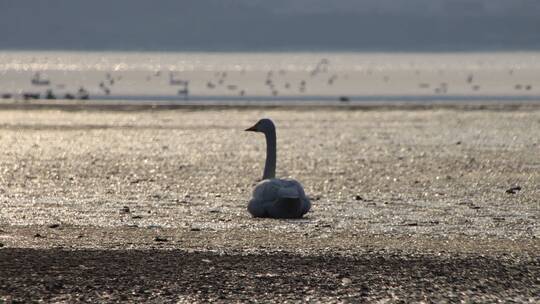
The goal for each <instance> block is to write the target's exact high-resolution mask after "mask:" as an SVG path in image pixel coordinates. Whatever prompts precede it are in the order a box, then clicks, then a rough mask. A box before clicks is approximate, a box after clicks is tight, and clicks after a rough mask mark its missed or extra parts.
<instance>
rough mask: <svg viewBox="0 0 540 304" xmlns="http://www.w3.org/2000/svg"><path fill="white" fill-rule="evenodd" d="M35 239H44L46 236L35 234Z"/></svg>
mask: <svg viewBox="0 0 540 304" xmlns="http://www.w3.org/2000/svg"><path fill="white" fill-rule="evenodd" d="M34 237H35V238H42V237H44V236H42V235H41V234H39V233H36V234H34Z"/></svg>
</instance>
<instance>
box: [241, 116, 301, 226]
mask: <svg viewBox="0 0 540 304" xmlns="http://www.w3.org/2000/svg"><path fill="white" fill-rule="evenodd" d="M246 131H252V132H261V133H263V134H264V135H265V137H266V162H265V165H264V172H263V177H262V181H261V182H259V183H258V184H257V185H256V186H255V189H254V190H253V198H252V199H251V200H250V201H249V204H248V211H249V213H250V214H251V215H252V216H253V217H269V218H301V217H302V216H303V215H304V214H306V213H307V212H308V211H309V209H310V208H311V202H310V201H309V199H308V198H307V196H306V194H305V192H304V189H303V188H302V185H301V184H300V183H299V182H297V181H296V180H293V179H289V178H286V179H276V160H277V156H276V128H275V126H274V123H273V122H272V121H271V120H270V119H261V120H259V121H258V122H257V123H256V124H255V125H254V126H252V127H250V128H248V129H246Z"/></svg>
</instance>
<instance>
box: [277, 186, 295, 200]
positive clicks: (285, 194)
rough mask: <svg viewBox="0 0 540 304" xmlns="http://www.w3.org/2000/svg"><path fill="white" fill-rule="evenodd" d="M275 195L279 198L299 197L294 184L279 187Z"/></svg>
mask: <svg viewBox="0 0 540 304" xmlns="http://www.w3.org/2000/svg"><path fill="white" fill-rule="evenodd" d="M277 196H278V197H279V198H300V193H299V192H298V187H296V186H292V187H291V186H285V187H281V188H279V190H278V193H277Z"/></svg>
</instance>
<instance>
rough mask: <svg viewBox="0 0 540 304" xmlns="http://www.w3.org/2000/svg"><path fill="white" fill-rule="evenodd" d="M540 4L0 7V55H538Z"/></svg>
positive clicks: (237, 2) (206, 0) (390, 1)
mask: <svg viewBox="0 0 540 304" xmlns="http://www.w3.org/2000/svg"><path fill="white" fill-rule="evenodd" d="M538 16H540V1H537V0H512V1H508V0H429V1H428V0H407V1H405V0H402V1H399V0H378V1H375V0H363V1H360V0H356V1H353V0H336V1H323V0H289V1H285V0H276V1H261V0H197V1H193V0H176V1H173V0H160V1H147V0H114V1H104V0H93V1H80V0H55V1H35V0H17V1H0V49H70V50H164V51H173V50H178V51H181V50H202V51H229V50H230V51H233V50H234V51H265V50H267V51H272V50H360V51H362V50H363V51H370V50H371V51H373V50H385V51H443V50H449V51H459V50H478V51H481V50H531V49H534V50H538V49H540V31H539V30H538V29H540V18H539V17H538Z"/></svg>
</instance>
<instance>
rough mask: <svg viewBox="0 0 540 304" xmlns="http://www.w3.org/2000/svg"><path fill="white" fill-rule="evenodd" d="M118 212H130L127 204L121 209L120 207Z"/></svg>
mask: <svg viewBox="0 0 540 304" xmlns="http://www.w3.org/2000/svg"><path fill="white" fill-rule="evenodd" d="M120 212H122V213H129V212H130V210H129V207H128V206H124V207H122V209H120Z"/></svg>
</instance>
